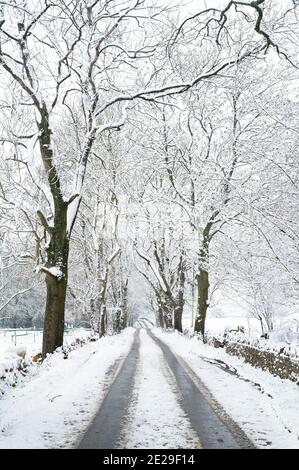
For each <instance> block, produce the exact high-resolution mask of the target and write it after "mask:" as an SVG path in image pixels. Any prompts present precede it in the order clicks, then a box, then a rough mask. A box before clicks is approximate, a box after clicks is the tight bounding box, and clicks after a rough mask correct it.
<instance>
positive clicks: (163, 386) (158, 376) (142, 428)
mask: <svg viewBox="0 0 299 470" xmlns="http://www.w3.org/2000/svg"><path fill="white" fill-rule="evenodd" d="M139 354H140V356H139V363H138V366H137V373H136V378H135V389H134V393H133V397H132V402H131V404H130V406H129V410H128V416H129V418H128V420H127V423H126V426H125V427H124V429H123V432H122V435H123V437H122V438H121V439H120V446H118V447H119V448H126V449H136V448H138V449H182V448H184V449H188V448H189V449H194V448H200V443H199V440H198V436H197V434H196V433H195V432H194V431H193V430H192V427H191V423H190V421H189V419H188V417H187V416H186V415H185V413H184V411H183V410H182V408H181V407H180V405H179V401H178V400H179V399H180V395H179V392H178V390H177V386H176V382H175V380H174V378H173V376H172V374H171V372H170V371H169V369H168V366H167V364H166V361H165V359H164V356H163V353H162V351H161V349H160V348H159V346H157V345H156V344H155V342H154V341H153V340H152V339H151V338H150V337H149V335H148V334H147V332H146V331H145V330H140V353H139ZM177 430H179V431H180V432H177Z"/></svg>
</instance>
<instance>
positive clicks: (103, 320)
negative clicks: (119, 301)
mask: <svg viewBox="0 0 299 470" xmlns="http://www.w3.org/2000/svg"><path fill="white" fill-rule="evenodd" d="M106 330H107V309H106V305H102V306H101V313H100V324H99V337H100V338H102V337H103V336H105V334H106Z"/></svg>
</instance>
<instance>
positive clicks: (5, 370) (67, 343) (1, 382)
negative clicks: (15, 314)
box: [0, 329, 92, 397]
mask: <svg viewBox="0 0 299 470" xmlns="http://www.w3.org/2000/svg"><path fill="white" fill-rule="evenodd" d="M33 334H34V335H35V332H33ZM31 336H32V332H31V334H28V335H27V333H26V335H21V337H22V340H23V344H19V345H18V346H14V345H12V344H10V341H7V340H9V336H8V337H3V336H2V338H0V397H1V396H2V395H4V394H5V393H6V391H7V389H9V388H10V387H16V386H17V385H18V384H20V383H21V382H22V381H23V380H24V378H25V377H26V376H27V373H28V372H29V370H30V369H34V368H37V367H39V366H40V364H39V362H40V361H41V350H42V343H41V340H42V335H39V337H38V340H37V341H36V342H34V343H32V341H31V342H30V337H31ZM28 337H29V338H28ZM91 338H92V335H91V332H90V331H88V330H83V329H76V330H74V331H72V333H71V334H65V337H64V346H63V347H62V348H60V349H57V351H56V353H59V352H62V353H63V354H64V355H67V354H68V352H69V351H71V350H72V349H75V348H77V347H81V346H82V345H84V344H85V343H86V342H88V341H90V339H91ZM28 339H29V341H28ZM26 340H27V341H26ZM31 373H34V371H33V370H31Z"/></svg>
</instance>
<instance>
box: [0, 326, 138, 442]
mask: <svg viewBox="0 0 299 470" xmlns="http://www.w3.org/2000/svg"><path fill="white" fill-rule="evenodd" d="M134 331H135V330H134V329H133V328H127V329H126V330H124V331H123V332H122V333H120V334H119V335H115V336H109V337H105V338H102V339H100V340H97V341H95V342H91V343H87V344H86V345H84V346H82V347H81V348H77V349H74V350H73V351H71V352H70V353H69V354H68V358H67V359H64V357H65V356H64V354H63V352H62V351H58V352H56V353H54V354H52V355H50V356H48V358H47V359H46V360H45V361H44V362H43V363H42V365H40V366H39V367H37V368H30V370H29V371H28V374H27V376H26V378H25V379H24V381H23V383H22V384H19V385H18V387H16V388H11V389H10V390H8V391H7V392H6V394H5V395H4V397H3V398H2V399H0V423H1V425H0V431H1V432H0V448H2V449H3V448H35V449H38V448H59V447H60V448H72V447H74V446H75V445H76V442H77V440H78V439H79V437H80V435H81V433H82V432H84V430H85V429H86V427H87V426H88V424H89V422H90V421H91V419H92V417H93V415H94V414H95V412H96V411H97V409H98V407H99V405H100V403H101V400H102V399H103V397H104V395H105V392H106V389H107V387H108V386H109V380H111V379H112V376H111V375H112V374H111V369H112V368H113V366H114V365H115V363H117V361H120V360H121V359H122V357H124V356H125V355H126V354H127V353H128V351H129V350H130V347H131V345H132V342H133V337H134Z"/></svg>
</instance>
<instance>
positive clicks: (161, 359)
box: [79, 330, 253, 449]
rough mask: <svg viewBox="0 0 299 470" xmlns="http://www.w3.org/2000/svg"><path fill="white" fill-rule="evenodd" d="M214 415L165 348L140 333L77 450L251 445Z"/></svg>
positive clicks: (237, 428)
mask: <svg viewBox="0 0 299 470" xmlns="http://www.w3.org/2000/svg"><path fill="white" fill-rule="evenodd" d="M220 416H221V415H220V413H219V415H218V414H217V412H216V409H215V407H213V406H211V404H210V403H209V400H208V399H207V397H206V396H205V395H204V393H203V392H202V391H201V390H200V389H199V388H198V386H197V384H195V383H194V381H193V380H192V378H191V377H190V375H189V373H188V372H187V370H186V368H185V367H184V366H182V365H181V364H180V363H179V361H178V360H177V358H176V357H175V355H174V354H173V353H172V352H171V351H170V349H169V348H168V346H166V344H165V343H163V342H161V341H160V340H158V339H157V338H155V336H154V335H153V334H152V333H149V332H147V331H146V330H141V331H140V332H138V331H137V332H136V334H135V339H134V343H133V347H132V349H131V351H130V353H129V355H128V356H127V358H126V360H125V361H124V363H123V366H122V368H121V370H120V372H119V374H118V376H117V378H116V380H115V381H114V383H113V384H112V385H111V387H110V390H109V392H108V393H107V395H106V397H105V399H104V401H103V403H102V406H101V407H100V409H99V412H98V413H97V415H96V416H95V418H94V420H93V422H92V423H91V425H90V426H89V428H88V430H87V432H86V434H85V435H84V437H83V439H82V440H81V441H80V443H79V447H80V448H94V449H95V448H98V449H112V448H122V449H123V448H127V449H134V448H143V449H146V448H148V449H153V448H158V449H159V448H160V449H161V448H162V449H167V448H169V449H176V448H177V449H179V448H227V449H228V448H231V449H238V448H242V447H243V448H248V447H253V446H252V444H251V442H250V441H249V440H248V439H247V438H246V436H245V435H244V433H243V432H242V431H241V430H240V429H239V427H238V426H237V425H236V424H235V423H233V422H232V421H231V420H227V422H225V421H226V419H225V416H221V417H220Z"/></svg>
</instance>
